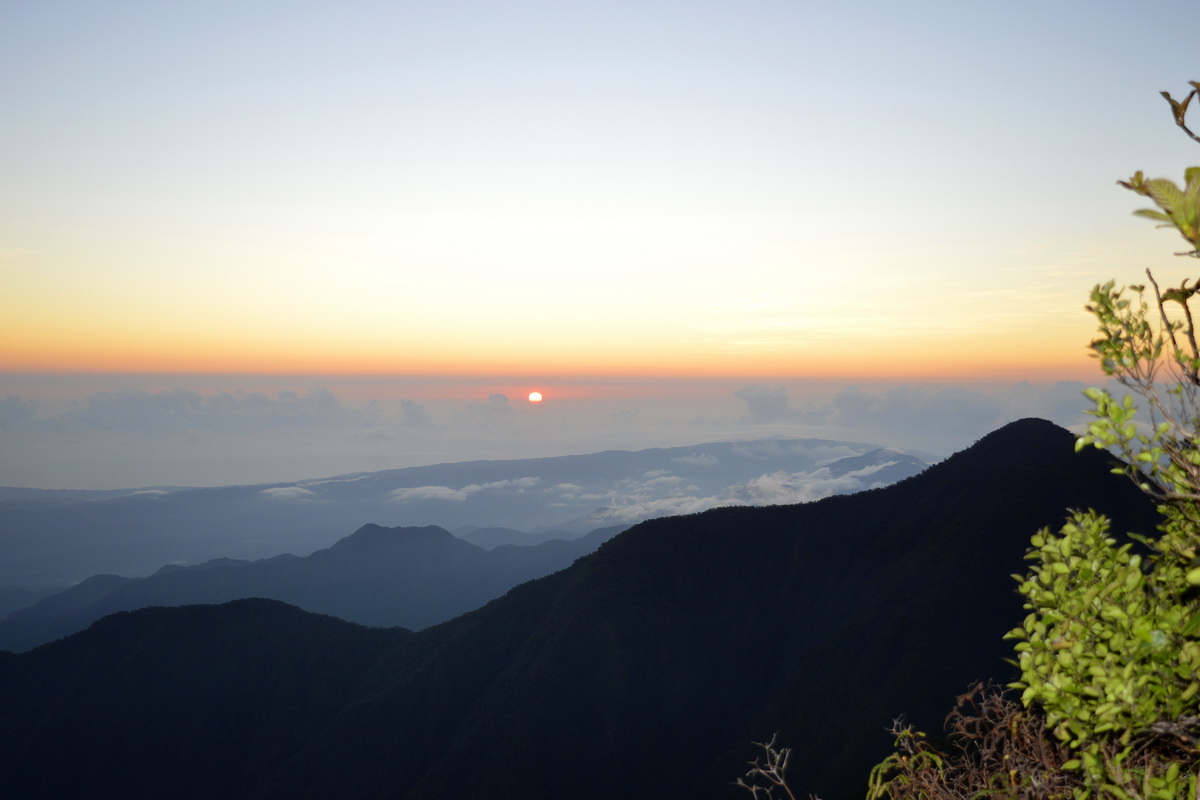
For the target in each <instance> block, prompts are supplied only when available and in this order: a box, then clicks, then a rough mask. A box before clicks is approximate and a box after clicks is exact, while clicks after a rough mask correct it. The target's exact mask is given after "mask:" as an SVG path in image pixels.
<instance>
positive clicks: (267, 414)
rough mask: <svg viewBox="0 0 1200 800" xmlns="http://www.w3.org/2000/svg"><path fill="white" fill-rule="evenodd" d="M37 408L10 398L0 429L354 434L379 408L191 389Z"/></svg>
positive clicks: (321, 392)
mask: <svg viewBox="0 0 1200 800" xmlns="http://www.w3.org/2000/svg"><path fill="white" fill-rule="evenodd" d="M36 410H37V409H36V406H34V405H33V404H32V403H28V402H25V401H23V400H21V399H20V398H19V397H16V396H14V395H9V396H7V397H5V398H4V399H3V400H0V426H2V425H10V426H14V425H20V426H24V427H26V428H32V427H40V428H42V429H48V430H54V431H61V432H82V431H103V432H108V433H117V434H121V435H125V436H136V437H148V436H163V435H171V434H183V433H226V434H246V433H253V432H258V431H269V430H296V429H317V428H355V427H366V426H371V425H374V424H375V423H376V422H377V420H378V417H379V413H380V409H379V404H378V403H368V404H366V405H365V406H363V407H361V408H357V409H349V408H347V407H346V406H344V405H343V404H342V403H341V401H340V400H339V399H338V397H337V395H335V394H334V393H333V392H331V391H329V390H328V389H323V388H315V389H309V390H308V391H307V392H305V393H304V394H299V393H297V392H294V391H291V390H285V391H281V392H278V393H277V394H276V395H275V396H274V397H271V396H268V395H266V394H263V393H261V392H241V391H239V392H224V391H218V392H216V393H214V394H211V395H208V396H205V395H202V394H200V393H199V392H197V391H194V390H191V389H181V388H176V389H168V390H165V391H159V392H149V391H144V390H134V389H125V390H117V391H106V392H94V393H92V394H89V395H87V396H86V397H84V398H83V399H82V400H81V401H75V402H73V403H72V406H71V407H70V408H69V409H67V410H65V411H62V412H60V413H58V414H55V415H52V416H49V417H44V418H38V419H35V418H34V413H33V412H36Z"/></svg>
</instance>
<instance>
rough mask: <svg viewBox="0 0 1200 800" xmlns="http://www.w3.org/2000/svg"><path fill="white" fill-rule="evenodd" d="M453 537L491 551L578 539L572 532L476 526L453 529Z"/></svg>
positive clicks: (576, 534) (577, 535)
mask: <svg viewBox="0 0 1200 800" xmlns="http://www.w3.org/2000/svg"><path fill="white" fill-rule="evenodd" d="M589 530H594V529H589ZM454 535H455V536H457V537H458V538H460V539H466V540H467V541H468V542H470V543H471V544H477V545H479V546H480V547H482V548H484V549H485V550H491V549H492V548H495V547H499V546H500V545H502V544H513V545H530V544H541V543H542V542H551V541H554V540H555V539H577V538H579V534H578V533H574V532H572V531H564V530H555V529H550V530H548V531H542V532H540V533H526V532H525V531H518V530H514V529H513V528H494V527H493V528H483V527H480V526H478V525H464V526H463V527H461V528H455V529H454Z"/></svg>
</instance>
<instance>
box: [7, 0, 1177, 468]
mask: <svg viewBox="0 0 1200 800" xmlns="http://www.w3.org/2000/svg"><path fill="white" fill-rule="evenodd" d="M1188 21H1191V22H1195V21H1196V13H1195V8H1194V6H1193V4H1191V3H1184V2H1166V3H1160V4H1158V5H1156V6H1155V9H1154V12H1153V13H1147V12H1146V10H1145V8H1144V7H1141V6H1137V5H1136V4H1129V3H1117V2H1086V3H1085V2H1056V3H1042V2H1020V1H1018V2H1012V3H1008V4H1006V5H1005V6H1004V9H1003V11H1002V12H1001V11H999V10H998V8H997V6H995V5H994V4H984V3H974V2H968V3H962V2H913V3H904V4H895V3H886V2H859V3H836V4H835V3H825V2H816V3H776V2H754V3H739V4H721V3H697V2H691V3H672V2H639V3H626V2H609V3H604V4H582V3H570V2H568V3H562V2H560V3H538V2H515V3H504V4H497V3H482V2H451V3H427V2H409V3H382V2H348V3H342V4H338V5H337V6H332V5H329V4H325V3H315V2H292V3H280V2H255V3H222V2H217V3H213V2H206V3H204V4H200V3H193V2H181V3H170V4H161V3H150V2H113V3H106V4H103V5H97V4H94V3H83V2H64V3H53V4H16V3H9V4H4V5H3V6H0V74H2V75H3V77H4V81H3V86H4V90H3V91H4V102H3V103H0V175H3V176H4V180H3V188H2V189H0V282H2V285H3V287H4V288H3V297H4V313H3V314H0V397H2V398H3V401H2V402H0V484H3V485H24V486H39V487H45V488H63V487H71V488H115V487H120V486H146V485H164V484H189V485H210V484H221V483H231V482H256V481H270V480H291V479H299V478H304V477H317V476H322V475H330V474H337V473H341V472H348V471H356V470H366V469H377V468H378V469H382V468H385V467H393V466H409V465H414V464H419V463H435V462H438V461H452V460H465V459H473V458H511V457H521V456H528V455H556V454H562V453H571V452H586V451H589V450H593V449H604V448H610V447H618V448H624V449H635V448H640V447H650V446H656V445H667V444H671V445H681V444H688V443H695V442H700V441H707V440H716V439H729V438H734V437H745V436H746V435H748V434H749V435H760V434H761V435H804V436H814V435H816V436H821V435H829V436H832V437H835V438H847V439H855V440H865V441H872V442H878V443H880V444H884V445H891V446H901V447H911V448H916V449H920V450H922V451H925V452H928V453H931V454H934V455H944V454H945V453H946V452H948V451H949V450H951V449H955V448H958V447H962V446H965V445H966V444H969V443H970V441H972V440H973V439H974V438H977V437H978V436H980V435H982V434H983V433H985V432H987V431H988V430H990V429H992V428H994V427H996V426H997V425H999V424H1003V423H1004V422H1006V421H1009V420H1010V419H1015V418H1017V417H1019V416H1027V415H1030V414H1037V415H1040V416H1045V417H1047V418H1050V419H1052V420H1054V421H1056V422H1059V423H1060V424H1068V425H1069V424H1077V423H1078V422H1079V421H1080V416H1079V409H1081V408H1082V407H1083V405H1084V402H1083V401H1082V398H1081V397H1080V395H1079V391H1080V389H1081V388H1082V386H1083V385H1084V384H1085V383H1091V382H1096V380H1097V379H1098V376H1097V373H1096V369H1095V367H1094V365H1093V364H1092V363H1091V362H1090V361H1089V360H1088V358H1087V351H1086V344H1087V342H1088V341H1089V339H1090V338H1091V336H1092V331H1093V325H1092V323H1091V321H1090V319H1089V317H1088V316H1087V315H1086V314H1085V313H1083V311H1082V305H1083V303H1084V302H1085V300H1086V297H1087V292H1088V290H1089V288H1090V287H1091V286H1092V285H1093V284H1094V283H1097V282H1100V281H1104V280H1107V279H1109V278H1116V279H1117V280H1118V281H1119V282H1136V281H1138V280H1139V279H1140V276H1141V274H1142V270H1143V269H1145V268H1146V267H1153V268H1154V269H1155V270H1156V273H1157V274H1159V275H1160V276H1161V277H1162V278H1163V280H1164V281H1165V282H1166V283H1173V282H1177V280H1178V279H1181V278H1182V277H1183V276H1184V274H1185V273H1184V269H1185V268H1186V264H1181V263H1178V262H1179V260H1178V259H1173V257H1172V255H1171V253H1172V252H1173V251H1174V250H1178V249H1179V248H1178V246H1177V245H1176V242H1174V241H1172V240H1171V239H1170V237H1169V235H1168V234H1166V233H1164V232H1161V231H1155V230H1154V229H1153V226H1152V225H1150V224H1148V223H1147V222H1146V221H1145V220H1140V219H1137V218H1135V217H1133V216H1131V214H1130V212H1131V211H1132V210H1134V209H1135V208H1138V207H1140V205H1141V204H1140V203H1139V202H1138V198H1136V197H1134V196H1133V195H1131V194H1130V193H1127V192H1123V191H1122V190H1120V189H1118V188H1117V187H1116V186H1115V181H1116V180H1117V179H1118V178H1124V177H1127V176H1128V175H1129V174H1130V173H1132V172H1133V171H1134V170H1138V169H1142V170H1145V171H1146V172H1148V173H1149V174H1151V175H1154V176H1159V175H1162V176H1168V177H1174V178H1176V179H1178V177H1179V176H1180V175H1181V174H1182V170H1183V168H1184V167H1185V166H1187V165H1189V164H1190V163H1193V162H1194V161H1195V152H1194V144H1192V143H1191V142H1189V141H1188V140H1187V139H1186V138H1185V137H1183V136H1182V135H1181V134H1179V132H1178V131H1177V130H1176V129H1175V128H1174V126H1173V125H1172V124H1171V121H1170V117H1169V113H1168V111H1167V108H1166V104H1165V103H1164V102H1163V101H1162V99H1161V98H1160V97H1159V96H1158V92H1159V91H1160V90H1164V89H1165V90H1169V91H1172V92H1174V93H1176V94H1181V93H1182V91H1183V88H1184V87H1185V86H1186V81H1188V80H1192V79H1196V78H1197V77H1200V76H1197V75H1196V74H1195V50H1194V43H1193V42H1192V41H1191V39H1192V38H1193V37H1192V33H1191V32H1192V31H1193V30H1194V27H1195V26H1194V25H1193V24H1187V22H1188ZM535 390H536V391H541V392H543V393H544V395H545V401H544V402H543V403H541V404H540V405H538V406H532V405H531V404H529V403H528V402H526V400H525V398H526V397H527V396H528V394H529V392H531V391H535Z"/></svg>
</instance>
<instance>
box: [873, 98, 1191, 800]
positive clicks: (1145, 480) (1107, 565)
mask: <svg viewBox="0 0 1200 800" xmlns="http://www.w3.org/2000/svg"><path fill="white" fill-rule="evenodd" d="M1191 86H1192V87H1193V88H1192V91H1191V92H1190V93H1189V94H1188V95H1187V96H1186V97H1185V98H1184V99H1183V100H1182V101H1176V100H1174V99H1173V98H1172V97H1171V96H1170V95H1169V94H1167V93H1166V92H1164V93H1163V96H1164V97H1165V98H1166V99H1167V101H1168V102H1169V103H1170V105H1171V110H1172V114H1173V116H1174V118H1175V122H1176V124H1177V125H1179V126H1180V127H1181V128H1182V129H1183V130H1184V132H1185V133H1187V134H1188V135H1189V136H1191V137H1192V138H1193V139H1196V140H1197V141H1200V137H1197V136H1196V134H1194V133H1193V132H1192V131H1191V130H1190V129H1189V128H1188V125H1187V111H1188V106H1189V104H1190V103H1191V101H1192V100H1193V99H1194V98H1195V97H1196V96H1197V95H1200V83H1197V82H1192V83H1191ZM1119 183H1120V185H1122V186H1124V187H1125V188H1127V189H1130V190H1132V191H1134V192H1137V193H1138V194H1140V195H1143V196H1145V197H1149V198H1150V199H1151V200H1152V201H1153V202H1154V204H1155V206H1156V207H1157V208H1156V209H1143V210H1141V211H1138V212H1136V213H1138V214H1139V215H1141V216H1145V217H1148V218H1150V219H1153V220H1155V221H1157V222H1161V223H1163V226H1164V227H1169V228H1174V229H1175V230H1176V231H1177V232H1178V233H1179V234H1180V235H1181V236H1183V238H1184V239H1185V240H1186V241H1187V242H1188V243H1189V245H1190V246H1191V248H1192V249H1191V250H1190V251H1187V252H1183V253H1179V254H1178V255H1181V256H1191V257H1200V167H1191V168H1189V169H1188V170H1187V171H1186V172H1185V174H1184V185H1183V186H1182V187H1180V186H1178V185H1176V184H1175V183H1174V182H1172V181H1170V180H1167V179H1163V178H1159V179H1152V180H1147V179H1146V178H1145V177H1144V176H1143V175H1142V173H1140V172H1139V173H1137V174H1135V175H1134V176H1133V177H1132V178H1130V180H1129V181H1121V182H1119ZM1146 274H1147V277H1148V279H1149V282H1150V284H1151V285H1152V286H1153V291H1154V297H1153V305H1152V304H1151V302H1149V301H1148V299H1147V297H1146V295H1147V293H1146V287H1145V286H1130V287H1122V288H1116V287H1115V285H1114V282H1112V281H1110V282H1108V283H1105V284H1102V285H1099V286H1096V287H1095V288H1093V290H1092V293H1091V303H1090V304H1089V305H1088V306H1087V309H1088V311H1090V312H1091V313H1092V314H1093V315H1094V316H1095V317H1096V319H1097V322H1098V323H1099V331H1100V336H1099V337H1098V338H1097V339H1096V340H1095V341H1094V342H1092V349H1093V352H1094V354H1095V355H1096V357H1097V358H1098V359H1099V362H1100V366H1101V369H1102V370H1103V372H1104V374H1105V375H1107V376H1108V377H1109V378H1111V379H1113V380H1115V381H1116V382H1117V383H1118V384H1119V385H1121V386H1122V387H1123V388H1124V389H1125V390H1126V392H1127V393H1126V394H1124V395H1123V396H1121V397H1114V396H1113V394H1112V393H1110V392H1109V391H1107V390H1104V389H1089V390H1087V392H1086V396H1087V397H1088V399H1089V400H1090V401H1091V402H1092V403H1093V408H1092V409H1091V410H1090V411H1089V412H1088V413H1089V414H1091V415H1092V416H1093V417H1094V420H1093V422H1091V423H1090V425H1089V426H1088V428H1087V431H1086V432H1085V433H1084V435H1083V436H1081V437H1080V438H1079V440H1078V442H1077V443H1076V446H1077V449H1079V448H1083V447H1087V446H1094V447H1097V448H1100V449H1104V450H1109V451H1111V452H1113V453H1114V454H1116V455H1117V456H1118V457H1119V458H1120V459H1121V462H1122V463H1121V465H1120V466H1118V467H1116V468H1115V470H1114V471H1116V472H1124V473H1126V474H1128V475H1129V476H1130V477H1131V478H1132V479H1133V480H1134V481H1135V482H1136V483H1137V485H1138V486H1139V487H1141V489H1142V490H1143V491H1145V492H1147V493H1149V494H1150V495H1151V496H1153V497H1154V498H1156V499H1157V500H1158V501H1159V504H1160V505H1159V511H1160V512H1161V514H1162V515H1163V519H1164V521H1163V523H1162V525H1161V526H1160V527H1159V535H1158V536H1157V537H1139V536H1136V535H1131V536H1130V538H1131V539H1132V540H1133V541H1129V542H1126V543H1123V544H1119V543H1118V541H1117V539H1116V538H1115V537H1113V536H1112V535H1110V532H1109V523H1108V521H1107V520H1106V519H1104V518H1103V517H1102V516H1099V515H1097V514H1095V513H1094V512H1075V513H1073V514H1072V516H1071V517H1070V519H1069V520H1068V521H1067V522H1066V524H1065V525H1064V526H1063V527H1062V529H1061V530H1060V531H1059V532H1058V533H1051V532H1050V531H1049V530H1042V531H1040V532H1038V533H1037V534H1036V535H1035V536H1034V537H1033V539H1032V548H1031V550H1030V552H1029V554H1028V558H1029V559H1030V560H1031V561H1032V562H1033V564H1032V568H1031V570H1030V572H1029V573H1028V574H1026V575H1018V576H1014V577H1015V578H1016V579H1017V580H1018V582H1019V585H1020V588H1019V591H1020V593H1021V594H1022V595H1023V596H1024V597H1025V600H1026V603H1025V608H1026V609H1027V610H1028V611H1029V614H1028V616H1026V618H1025V620H1024V622H1023V623H1022V625H1021V626H1019V627H1017V628H1016V629H1014V630H1013V631H1012V632H1011V633H1010V634H1009V637H1010V638H1013V639H1015V640H1017V643H1016V645H1015V650H1016V655H1017V664H1018V666H1019V667H1020V670H1021V677H1020V680H1019V681H1018V682H1017V683H1015V684H1013V685H1012V687H1013V688H1014V689H1016V690H1019V691H1020V692H1021V694H1020V703H1021V705H1022V707H1024V708H1025V709H1028V711H1029V713H1031V714H1035V715H1040V716H1041V719H1042V720H1043V722H1044V726H1045V727H1044V729H1043V731H1042V733H1041V736H1042V738H1043V739H1049V740H1051V741H1052V742H1053V743H1054V744H1055V746H1056V747H1057V748H1058V749H1057V750H1055V751H1054V752H1055V753H1056V754H1057V757H1058V759H1059V760H1058V762H1057V764H1056V765H1053V766H1055V769H1054V770H1053V771H1054V772H1056V774H1057V776H1058V777H1057V778H1056V779H1055V780H1053V781H1050V780H1047V777H1046V776H1047V774H1048V773H1047V766H1048V765H1052V762H1053V760H1054V759H1046V758H1043V759H1042V761H1041V765H1040V766H1038V765H1037V763H1035V762H1036V760H1035V761H1028V759H1027V763H1026V764H1025V765H1024V766H1018V765H1017V764H1016V763H1015V762H1013V763H1006V762H1005V760H1004V759H1001V760H1000V761H997V760H996V759H994V758H991V759H989V758H987V757H980V756H979V754H980V753H984V754H985V755H986V754H987V753H992V752H994V750H995V748H994V746H990V745H988V744H987V742H989V741H994V740H995V737H996V736H997V735H1003V734H1004V729H1005V727H1006V726H1007V727H1008V728H1009V729H1010V731H1011V733H1012V735H1013V736H1014V737H1015V736H1016V734H1017V732H1018V731H1019V730H1026V729H1027V726H1028V725H1029V724H1030V719H1031V718H1030V717H1022V716H1020V715H1019V714H1017V712H1015V711H1013V710H1012V709H1011V708H1010V709H1008V710H1007V711H1006V712H1004V713H1000V714H997V713H996V710H995V708H993V709H992V711H991V713H989V714H981V715H979V716H978V717H976V718H975V720H976V722H977V723H978V724H977V725H976V727H975V728H973V729H972V730H971V731H970V732H969V733H968V732H964V730H963V729H962V728H960V730H959V735H958V738H957V740H956V739H954V738H953V737H952V740H951V741H952V748H951V750H950V752H948V753H941V752H938V751H934V750H931V749H930V748H929V747H928V746H927V745H925V744H924V743H923V740H921V739H920V735H919V734H916V733H914V732H912V731H911V730H908V729H899V730H898V731H897V751H896V753H894V754H893V755H892V756H890V757H889V758H888V759H887V760H885V761H884V762H883V763H882V764H880V765H879V766H878V767H876V769H875V770H874V771H873V773H872V776H871V790H870V794H871V797H872V800H877V798H882V797H889V798H891V800H909V799H910V798H911V799H912V800H949V799H950V798H963V797H992V796H1004V797H1027V796H1028V797H1068V796H1071V797H1074V798H1075V800H1084V799H1085V798H1090V797H1103V798H1114V799H1115V800H1185V798H1187V799H1188V800H1200V793H1198V790H1200V787H1198V782H1200V776H1198V775H1197V767H1198V766H1200V345H1198V344H1197V332H1196V328H1195V322H1194V318H1193V316H1192V311H1191V308H1190V307H1189V302H1190V301H1191V299H1192V298H1193V297H1194V296H1195V295H1196V293H1197V292H1198V291H1200V284H1197V285H1193V286H1189V285H1188V281H1186V280H1185V281H1183V282H1182V283H1181V284H1180V285H1179V286H1178V287H1177V288H1168V289H1167V290H1166V291H1163V290H1161V289H1160V287H1159V285H1158V283H1157V282H1156V281H1155V279H1154V276H1153V275H1152V274H1151V273H1150V272H1149V271H1147V273H1146ZM1139 401H1140V405H1141V407H1139ZM1140 411H1144V412H1145V416H1144V417H1143V418H1140V419H1139V418H1138V414H1139V412H1140ZM1137 543H1140V544H1141V545H1142V546H1143V547H1142V550H1141V551H1140V552H1136V551H1135V544H1137ZM996 702H997V703H1001V705H1002V704H1003V700H997V701H996ZM961 719H962V717H961V715H960V721H961ZM1036 738H1037V737H1034V738H1029V737H1028V736H1023V737H1019V738H1017V739H1014V740H1013V741H1014V742H1017V744H1015V745H1014V746H1013V747H1010V748H1008V753H1009V756H1011V755H1012V754H1013V753H1017V754H1022V753H1024V754H1028V753H1031V752H1035V751H1036V750H1037V747H1038V746H1037V745H1036V744H1035V739H1036ZM1007 757H1008V756H1006V758H1007Z"/></svg>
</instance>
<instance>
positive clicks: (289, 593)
mask: <svg viewBox="0 0 1200 800" xmlns="http://www.w3.org/2000/svg"><path fill="white" fill-rule="evenodd" d="M621 530H623V528H621V527H615V528H605V529H601V530H597V531H593V532H592V533H590V534H588V535H586V536H582V537H580V538H577V539H572V540H570V541H562V540H552V541H546V542H542V543H541V544H537V545H529V546H524V547H517V546H515V545H504V546H500V547H496V548H494V549H492V550H484V549H483V548H482V547H479V546H477V545H474V544H471V543H470V542H466V541H463V540H462V539H458V538H455V537H454V536H452V535H451V534H450V533H449V532H448V531H446V530H444V529H443V528H439V527H437V526H436V525H429V526H425V527H420V528H415V527H414V528H384V527H382V526H380V525H374V524H368V525H364V526H362V527H361V528H359V529H358V530H357V531H355V532H354V533H353V534H351V535H350V536H347V537H345V538H343V539H339V540H338V541H337V542H335V543H334V545H333V546H332V547H329V548H326V549H324V550H318V551H317V552H315V553H313V554H311V555H309V556H304V557H297V556H276V557H275V558H268V559H261V560H259V561H254V562H247V561H234V560H231V559H217V560H214V561H212V562H206V563H205V564H200V565H197V566H194V567H187V568H181V567H174V568H171V567H164V568H163V569H160V570H159V571H158V572H156V573H155V574H153V575H151V576H149V577H146V578H121V577H118V576H116V575H95V576H93V577H91V578H89V579H88V580H86V581H83V582H82V583H80V584H78V585H76V586H73V587H72V588H70V589H68V590H66V591H64V592H61V593H58V594H55V595H52V596H50V597H47V598H45V599H43V600H41V601H40V602H38V603H36V604H35V605H33V606H30V607H28V608H23V609H20V610H18V611H14V612H13V613H11V614H10V615H9V616H8V617H7V618H5V619H2V620H0V649H3V650H12V651H16V652H19V651H22V650H28V649H29V648H31V647H36V646H37V645H39V644H44V643H46V642H50V641H53V640H54V639H58V638H61V637H62V636H66V635H67V634H70V633H74V632H75V631H78V630H82V629H84V628H86V627H87V626H88V625H90V624H91V623H93V622H95V621H96V620H98V619H100V618H101V617H105V616H107V615H109V614H113V613H116V612H118V611H132V610H134V609H138V608H145V607H147V606H177V605H186V604H198V603H224V602H228V601H230V600H238V599H243V598H249V597H264V598H271V599H275V600H282V601H284V602H287V603H291V604H293V605H296V606H298V607H300V608H302V609H304V610H306V611H313V612H316V613H320V614H331V615H333V616H336V617H339V618H341V619H344V620H347V621H349V622H358V623H361V624H363V625H376V626H381V627H389V626H399V627H404V628H411V629H413V630H419V629H421V628H425V627H428V626H430V625H434V624H436V623H439V622H445V621H446V620H448V619H451V618H453V617H457V616H458V615H460V614H464V613H466V612H467V611H471V610H472V609H475V608H478V607H479V606H481V605H483V604H484V603H486V602H487V601H488V600H492V599H493V598H496V597H499V596H500V595H502V594H503V593H504V592H506V591H508V590H509V589H511V588H512V587H514V586H516V585H517V584H519V583H524V582H525V581H528V580H532V579H533V578H540V577H541V576H543V575H547V574H549V573H551V572H555V571H557V570H560V569H562V568H564V567H566V566H569V565H570V564H571V562H572V561H574V560H575V559H576V558H579V557H580V556H582V555H585V554H586V553H590V552H591V551H593V550H595V549H596V548H597V547H599V546H600V544H601V543H603V542H605V541H607V540H608V539H609V538H611V537H612V536H614V535H616V534H617V533H618V532H620V531H621Z"/></svg>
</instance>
